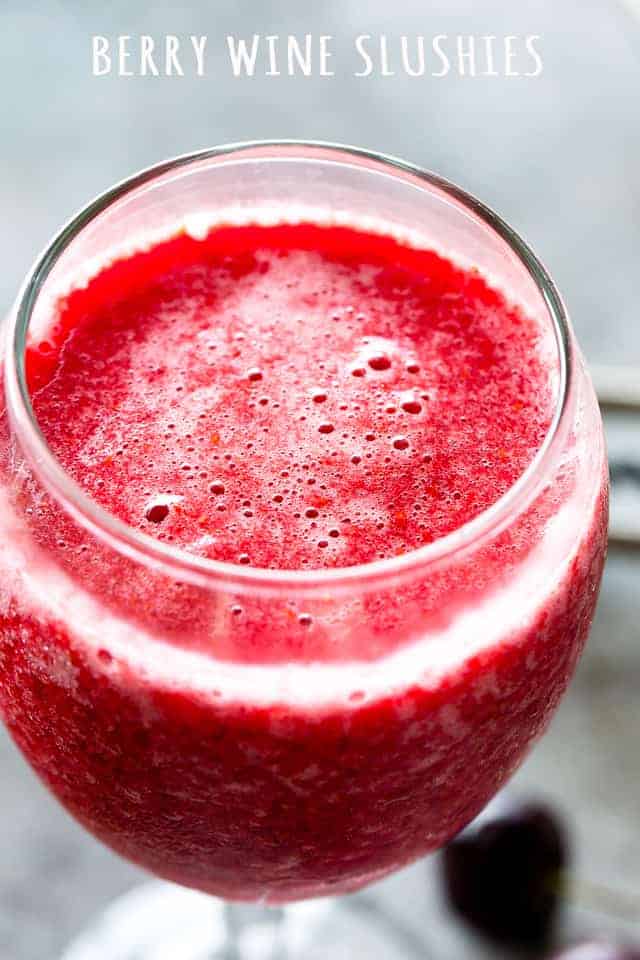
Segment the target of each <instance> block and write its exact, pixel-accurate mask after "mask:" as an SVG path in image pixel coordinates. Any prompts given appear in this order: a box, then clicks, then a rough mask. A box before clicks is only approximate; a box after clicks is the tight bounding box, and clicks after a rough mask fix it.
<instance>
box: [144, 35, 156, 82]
mask: <svg viewBox="0 0 640 960" xmlns="http://www.w3.org/2000/svg"><path fill="white" fill-rule="evenodd" d="M153 46H154V44H153V37H149V36H146V35H145V34H143V35H142V36H141V37H140V76H141V77H146V76H147V74H148V73H151V74H153V76H154V77H158V76H159V75H160V71H159V70H158V68H157V66H156V63H155V60H154V59H153Z"/></svg>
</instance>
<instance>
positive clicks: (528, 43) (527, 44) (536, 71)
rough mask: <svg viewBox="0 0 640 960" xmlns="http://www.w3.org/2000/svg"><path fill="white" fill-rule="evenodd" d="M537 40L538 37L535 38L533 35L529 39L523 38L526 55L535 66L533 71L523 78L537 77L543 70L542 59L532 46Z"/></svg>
mask: <svg viewBox="0 0 640 960" xmlns="http://www.w3.org/2000/svg"><path fill="white" fill-rule="evenodd" d="M539 39H540V37H539V36H536V35H535V34H533V35H532V36H530V37H525V41H524V45H525V47H526V50H527V53H528V54H529V55H530V56H531V57H533V62H534V64H535V67H534V69H533V70H531V71H529V73H525V77H539V76H540V74H541V73H542V70H543V66H542V57H541V56H540V54H539V52H538V51H537V50H536V48H535V45H534V41H535V40H539Z"/></svg>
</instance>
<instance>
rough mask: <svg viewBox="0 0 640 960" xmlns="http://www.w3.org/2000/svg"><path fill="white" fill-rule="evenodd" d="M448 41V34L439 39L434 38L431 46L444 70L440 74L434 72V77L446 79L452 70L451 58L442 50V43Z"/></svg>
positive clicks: (443, 34)
mask: <svg viewBox="0 0 640 960" xmlns="http://www.w3.org/2000/svg"><path fill="white" fill-rule="evenodd" d="M446 40H448V37H447V35H446V33H441V34H439V35H438V36H437V37H434V38H433V41H432V44H431V46H432V47H433V52H434V53H435V55H436V56H437V57H438V58H439V60H440V63H441V64H442V69H441V70H440V71H439V72H435V71H432V72H431V76H432V77H446V75H447V74H448V73H449V71H450V70H451V63H450V61H449V57H448V56H447V55H446V53H445V52H444V50H443V49H442V42H443V41H446Z"/></svg>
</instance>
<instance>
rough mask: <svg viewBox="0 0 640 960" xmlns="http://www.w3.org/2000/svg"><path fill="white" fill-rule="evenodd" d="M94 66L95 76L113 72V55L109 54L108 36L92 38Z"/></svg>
mask: <svg viewBox="0 0 640 960" xmlns="http://www.w3.org/2000/svg"><path fill="white" fill-rule="evenodd" d="M91 46H92V51H93V66H92V73H93V75H94V77H104V76H105V75H106V74H107V73H111V57H110V56H109V53H108V50H109V41H108V40H107V38H106V37H100V36H95V37H93V38H92V44H91Z"/></svg>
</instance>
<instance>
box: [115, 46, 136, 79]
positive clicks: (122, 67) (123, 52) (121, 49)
mask: <svg viewBox="0 0 640 960" xmlns="http://www.w3.org/2000/svg"><path fill="white" fill-rule="evenodd" d="M129 40H131V37H128V36H126V37H118V76H119V77H132V76H133V71H132V70H128V69H127V60H128V59H129V57H130V56H131V54H130V53H129V51H128V50H127V47H128V46H129Z"/></svg>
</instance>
